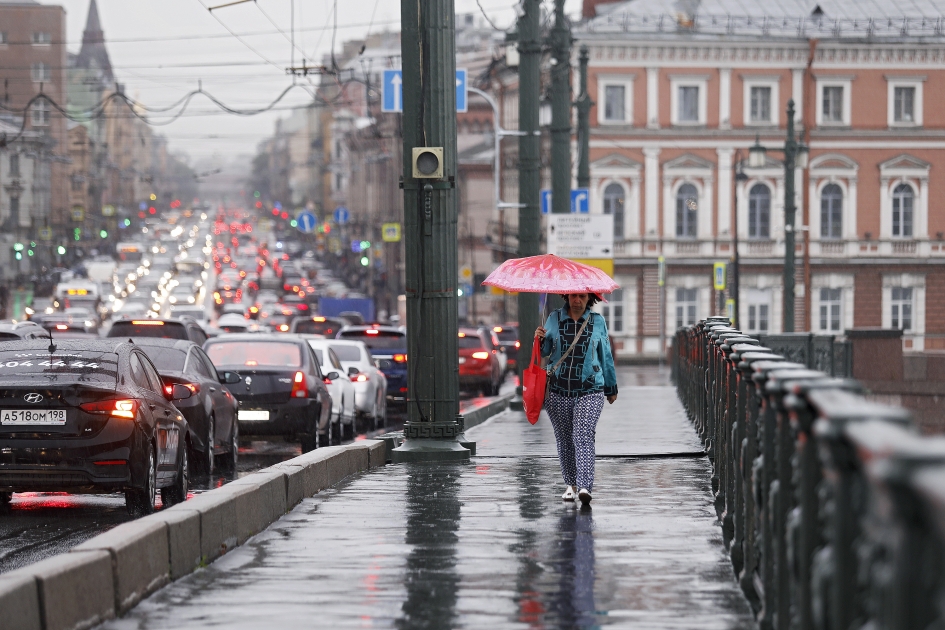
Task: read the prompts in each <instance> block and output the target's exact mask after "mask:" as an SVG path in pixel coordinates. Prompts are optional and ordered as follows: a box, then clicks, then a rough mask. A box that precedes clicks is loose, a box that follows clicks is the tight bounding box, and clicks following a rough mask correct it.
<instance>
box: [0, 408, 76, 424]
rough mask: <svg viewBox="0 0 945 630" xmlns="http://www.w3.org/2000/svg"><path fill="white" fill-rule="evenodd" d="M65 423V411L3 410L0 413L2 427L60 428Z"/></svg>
mask: <svg viewBox="0 0 945 630" xmlns="http://www.w3.org/2000/svg"><path fill="white" fill-rule="evenodd" d="M65 423H66V410H65V409H4V410H2V411H0V425H3V426H28V425H39V426H62V425H64V424H65Z"/></svg>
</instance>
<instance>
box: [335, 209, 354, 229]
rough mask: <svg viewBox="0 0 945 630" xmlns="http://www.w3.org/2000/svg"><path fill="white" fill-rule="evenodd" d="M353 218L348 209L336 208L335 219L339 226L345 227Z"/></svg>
mask: <svg viewBox="0 0 945 630" xmlns="http://www.w3.org/2000/svg"><path fill="white" fill-rule="evenodd" d="M350 217H351V214H350V213H349V212H348V209H347V208H345V207H344V206H338V207H337V208H335V214H334V219H335V223H337V224H338V225H344V224H345V223H347V222H348V219H349V218H350Z"/></svg>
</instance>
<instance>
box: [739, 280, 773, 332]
mask: <svg viewBox="0 0 945 630" xmlns="http://www.w3.org/2000/svg"><path fill="white" fill-rule="evenodd" d="M745 297H746V299H745V319H744V321H742V322H741V323H742V324H744V326H745V332H749V333H770V332H771V329H772V323H773V319H774V318H773V317H772V315H773V314H774V308H773V306H772V299H771V292H770V291H765V290H760V289H756V290H749V291H747V292H746V295H745ZM762 308H764V309H765V311H766V313H765V323H766V326H765V328H764V329H762V328H761V310H762Z"/></svg>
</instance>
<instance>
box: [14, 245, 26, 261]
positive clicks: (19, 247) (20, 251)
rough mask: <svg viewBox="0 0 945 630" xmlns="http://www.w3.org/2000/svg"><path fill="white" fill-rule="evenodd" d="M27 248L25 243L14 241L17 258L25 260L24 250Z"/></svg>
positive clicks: (15, 256)
mask: <svg viewBox="0 0 945 630" xmlns="http://www.w3.org/2000/svg"><path fill="white" fill-rule="evenodd" d="M25 248H26V246H25V245H23V243H14V244H13V257H14V258H16V259H17V260H23V250H24V249H25Z"/></svg>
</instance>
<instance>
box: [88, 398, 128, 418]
mask: <svg viewBox="0 0 945 630" xmlns="http://www.w3.org/2000/svg"><path fill="white" fill-rule="evenodd" d="M139 406H140V403H139V402H138V401H137V400H100V401H98V402H89V403H82V404H81V405H79V409H81V410H82V411H84V412H86V413H94V414H100V415H108V416H114V417H116V418H130V419H132V420H133V419H134V417H135V415H136V414H137V413H138V407H139Z"/></svg>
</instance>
